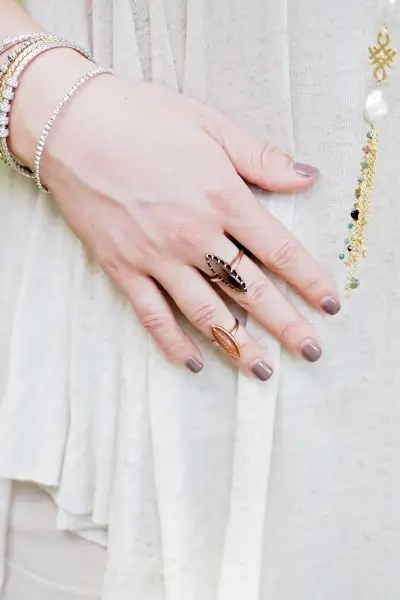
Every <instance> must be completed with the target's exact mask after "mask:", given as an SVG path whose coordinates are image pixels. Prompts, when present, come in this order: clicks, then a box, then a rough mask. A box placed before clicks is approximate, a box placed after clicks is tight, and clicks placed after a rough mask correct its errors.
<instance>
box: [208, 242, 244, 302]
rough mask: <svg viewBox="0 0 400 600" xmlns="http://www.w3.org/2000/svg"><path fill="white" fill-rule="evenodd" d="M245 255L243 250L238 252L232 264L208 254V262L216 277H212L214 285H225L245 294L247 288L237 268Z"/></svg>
mask: <svg viewBox="0 0 400 600" xmlns="http://www.w3.org/2000/svg"><path fill="white" fill-rule="evenodd" d="M243 255H244V251H243V249H242V248H241V249H240V250H238V253H237V255H236V256H235V258H234V259H233V261H232V262H231V263H227V262H226V261H225V260H223V259H222V258H219V257H218V256H215V255H214V254H206V262H207V265H208V266H209V268H210V269H211V271H212V272H213V274H214V276H213V277H210V281H212V282H213V283H223V284H224V285H227V286H228V287H230V288H232V289H233V290H235V291H236V292H240V293H242V294H245V293H246V292H247V287H246V284H245V282H244V281H243V279H242V278H241V276H240V275H239V273H238V272H237V267H238V266H239V264H240V261H241V260H242V258H243Z"/></svg>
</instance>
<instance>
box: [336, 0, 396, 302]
mask: <svg viewBox="0 0 400 600" xmlns="http://www.w3.org/2000/svg"><path fill="white" fill-rule="evenodd" d="M386 3H387V7H386V9H387V10H390V9H391V10H394V8H395V4H396V0H386ZM385 12H386V11H385ZM368 52H369V62H370V64H371V66H372V68H373V78H374V81H375V85H376V87H375V89H373V90H372V91H371V92H370V93H369V94H368V96H367V99H366V101H365V111H364V115H365V120H366V123H367V125H368V131H367V134H366V140H365V143H364V146H363V148H362V152H363V154H362V160H361V163H360V167H361V169H360V174H359V177H358V183H357V187H356V190H355V197H354V201H353V207H352V210H351V213H350V217H351V221H350V222H349V223H348V225H347V227H348V237H347V238H346V239H345V242H344V243H345V248H344V250H343V252H341V253H340V254H339V258H340V260H344V261H345V265H346V268H347V282H346V291H347V292H348V294H347V295H349V293H350V292H351V291H352V290H355V289H356V288H358V287H359V285H360V280H359V279H358V278H357V268H358V265H359V262H360V260H361V258H364V257H365V256H366V252H367V246H366V241H367V228H368V223H369V218H370V212H371V201H372V196H373V186H374V179H375V163H376V157H377V152H378V140H379V128H378V125H379V122H380V121H381V120H382V119H383V118H384V117H385V116H386V115H387V114H388V104H387V102H386V100H385V98H384V96H383V92H382V86H383V84H384V83H385V82H386V81H387V78H388V73H389V70H390V69H391V68H393V67H394V63H395V58H396V54H397V52H396V50H395V49H394V48H393V47H392V40H391V36H390V33H389V29H388V25H387V22H386V21H384V23H383V25H382V29H381V30H380V31H379V32H378V34H377V37H376V43H375V44H374V45H371V46H369V48H368Z"/></svg>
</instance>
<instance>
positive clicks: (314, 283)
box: [304, 277, 321, 296]
mask: <svg viewBox="0 0 400 600" xmlns="http://www.w3.org/2000/svg"><path fill="white" fill-rule="evenodd" d="M320 289H321V279H320V278H318V277H312V278H311V279H310V280H309V281H308V282H307V283H306V285H305V286H304V293H305V294H306V295H308V296H313V295H314V294H315V293H317V292H318V291H319V290H320Z"/></svg>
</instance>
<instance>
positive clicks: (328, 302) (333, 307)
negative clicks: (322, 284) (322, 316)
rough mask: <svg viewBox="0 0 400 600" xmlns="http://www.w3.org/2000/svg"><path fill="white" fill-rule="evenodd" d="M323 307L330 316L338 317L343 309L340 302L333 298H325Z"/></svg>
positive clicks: (322, 303)
mask: <svg viewBox="0 0 400 600" xmlns="http://www.w3.org/2000/svg"><path fill="white" fill-rule="evenodd" d="M321 306H322V308H323V309H324V311H325V312H326V313H327V314H328V315H337V314H338V312H339V311H340V309H341V308H342V307H341V306H340V302H339V300H337V299H336V298H334V297H333V296H325V298H323V299H322V302H321Z"/></svg>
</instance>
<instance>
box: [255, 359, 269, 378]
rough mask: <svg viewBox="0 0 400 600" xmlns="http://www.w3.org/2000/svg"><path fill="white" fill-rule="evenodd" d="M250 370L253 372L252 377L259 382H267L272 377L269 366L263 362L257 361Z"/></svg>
mask: <svg viewBox="0 0 400 600" xmlns="http://www.w3.org/2000/svg"><path fill="white" fill-rule="evenodd" d="M251 370H252V371H253V373H254V375H255V376H256V377H258V379H261V381H267V380H268V379H269V378H270V377H272V374H273V370H272V369H271V367H270V366H269V364H267V363H266V362H264V361H263V360H259V361H257V362H256V363H254V364H253V366H252V367H251Z"/></svg>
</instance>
